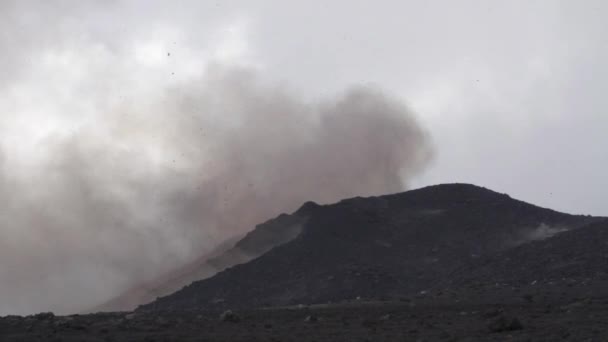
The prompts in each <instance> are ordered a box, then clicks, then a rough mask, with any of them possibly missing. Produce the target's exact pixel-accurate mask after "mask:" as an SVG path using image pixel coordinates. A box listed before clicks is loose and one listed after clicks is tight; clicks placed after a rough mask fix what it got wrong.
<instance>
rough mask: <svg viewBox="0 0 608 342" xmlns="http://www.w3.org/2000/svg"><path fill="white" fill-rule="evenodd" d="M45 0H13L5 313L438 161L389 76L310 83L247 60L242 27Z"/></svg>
mask: <svg viewBox="0 0 608 342" xmlns="http://www.w3.org/2000/svg"><path fill="white" fill-rule="evenodd" d="M24 3H25V4H26V5H23V4H24ZM45 3H46V2H12V1H7V2H3V3H2V5H0V6H4V8H2V9H1V11H0V13H1V14H0V22H1V23H2V24H0V28H2V29H3V32H2V35H0V47H2V51H4V52H3V54H2V56H1V57H0V58H3V63H1V64H0V72H1V73H2V74H1V75H2V76H0V77H2V78H1V80H0V91H1V92H2V96H1V97H0V113H1V114H0V201H1V205H0V260H2V261H1V262H0V299H1V300H0V314H7V313H21V314H22V313H31V312H36V311H46V310H53V311H57V312H74V311H78V310H81V309H86V308H90V307H91V306H93V305H96V304H99V303H100V302H103V301H104V300H105V299H109V298H111V297H113V296H114V295H116V294H119V293H120V292H121V291H123V290H125V289H127V288H129V287H130V286H133V285H134V284H137V283H139V282H142V281H147V280H149V279H152V278H154V277H155V276H157V275H159V274H161V273H163V272H167V271H169V270H171V269H173V268H175V267H177V266H179V265H182V264H184V263H186V262H188V261H191V260H193V259H195V258H196V257H198V256H200V255H203V254H205V253H207V252H209V251H210V250H211V249H212V248H213V247H214V246H216V245H217V244H218V243H220V242H221V241H223V240H225V239H227V238H230V237H232V236H235V235H238V234H242V233H244V232H246V231H247V230H250V229H252V228H253V227H254V225H255V224H257V223H260V222H262V221H264V220H266V219H269V218H271V217H273V216H276V215H278V214H280V213H281V212H289V211H292V210H294V209H296V208H297V207H298V206H300V205H301V204H302V203H303V202H305V201H308V200H314V201H317V202H321V203H327V202H333V201H337V200H339V199H342V198H346V197H351V196H357V195H377V194H383V193H390V192H397V191H401V190H403V189H405V188H406V187H407V184H408V180H409V179H410V178H411V177H412V176H415V175H417V174H418V173H420V172H421V171H422V170H423V169H424V167H425V166H426V165H427V164H428V162H429V159H430V157H431V154H432V153H431V148H430V144H429V139H428V137H427V134H426V133H425V132H424V130H423V129H421V127H419V125H418V124H417V122H416V120H415V119H414V117H413V116H412V114H411V112H410V111H409V110H408V108H407V107H406V106H405V105H404V104H403V103H401V102H399V101H398V100H396V99H394V98H391V97H390V96H387V95H385V94H384V93H382V92H381V91H379V90H378V89H375V88H373V87H369V86H361V87H354V88H352V89H350V90H347V91H344V92H343V93H340V94H337V95H335V96H331V97H327V98H325V99H320V100H305V98H304V97H301V96H298V95H296V94H295V92H294V91H290V90H288V89H287V90H286V89H285V87H284V86H283V85H277V84H273V83H272V82H269V81H268V79H269V78H270V77H268V76H267V74H266V73H264V72H263V68H258V67H256V66H255V65H251V63H246V62H245V63H241V62H240V61H239V62H235V59H238V58H236V57H234V55H235V54H236V55H237V57H239V58H240V57H242V56H241V55H243V54H244V53H242V51H241V52H238V51H240V50H239V48H238V47H239V46H240V45H239V44H237V43H235V41H234V37H233V36H232V35H229V36H228V37H226V39H225V41H220V42H218V39H215V40H213V43H210V44H209V45H208V46H202V45H200V44H199V43H197V44H199V45H196V44H193V45H195V46H193V47H189V46H188V42H189V39H190V38H189V36H188V35H187V34H186V33H185V31H186V30H180V29H179V26H170V25H169V24H167V23H164V24H163V25H165V26H163V27H161V28H160V29H153V28H150V32H147V31H144V30H142V29H141V28H140V27H138V29H137V30H133V31H134V32H129V33H128V34H127V33H123V34H109V33H108V32H101V33H100V30H98V28H99V27H104V26H103V25H101V24H99V23H98V22H96V21H95V20H94V19H93V18H91V16H92V15H93V14H91V13H94V16H102V15H103V13H104V12H103V11H110V12H112V13H119V12H120V10H118V9H116V7H112V9H107V8H105V7H98V6H101V5H99V4H98V3H97V2H90V3H89V6H90V7H94V9H95V10H94V11H92V10H91V9H90V8H88V7H87V6H83V5H78V6H72V7H69V10H68V6H65V3H64V2H62V1H59V2H57V4H63V6H57V7H59V9H57V8H51V7H50V6H45V5H44V4H45ZM68 3H69V2H68ZM77 3H80V2H77ZM80 6H82V7H80ZM112 6H118V7H120V2H112ZM63 11H65V12H63ZM100 13H101V14H100ZM95 23H97V24H99V25H97V24H95ZM102 24H103V23H102ZM106 24H107V23H106ZM140 24H141V25H144V24H146V23H140ZM96 25H97V26H96ZM150 25H151V24H150ZM98 26H99V27H98ZM237 26H238V25H237ZM167 27H169V28H170V29H167ZM102 31H103V30H102ZM203 38H204V37H203ZM220 40H221V39H220ZM218 51H219V52H218ZM226 51H228V52H230V53H228V52H226ZM234 51H237V52H238V53H237V52H234ZM261 70H262V71H261Z"/></svg>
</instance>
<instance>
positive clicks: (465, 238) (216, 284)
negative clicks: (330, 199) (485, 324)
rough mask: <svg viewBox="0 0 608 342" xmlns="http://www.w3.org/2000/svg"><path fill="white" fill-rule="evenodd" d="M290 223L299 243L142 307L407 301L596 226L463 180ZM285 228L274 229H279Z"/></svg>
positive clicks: (319, 209) (312, 213)
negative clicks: (463, 273) (487, 261)
mask: <svg viewBox="0 0 608 342" xmlns="http://www.w3.org/2000/svg"><path fill="white" fill-rule="evenodd" d="M294 218H297V219H298V220H302V221H298V222H302V224H301V232H300V233H299V234H298V235H297V237H295V238H294V239H292V240H290V241H288V242H286V243H283V244H280V245H278V246H277V247H274V248H272V249H271V250H269V251H268V252H266V253H265V254H263V255H261V256H260V257H258V258H256V259H253V260H251V261H249V262H247V263H244V264H240V265H236V266H234V267H231V268H228V269H226V270H224V271H222V272H219V273H218V274H216V275H215V276H213V277H211V278H209V279H205V280H202V281H197V282H194V283H192V284H191V285H189V286H186V287H185V288H183V289H182V290H180V291H178V292H176V293H174V294H172V295H169V296H166V297H163V298H160V299H158V300H157V301H155V302H153V303H151V304H148V305H144V306H142V307H140V309H139V310H140V311H149V310H164V309H194V308H224V307H230V308H238V307H259V306H280V305H293V304H300V303H305V304H306V303H327V302H336V301H347V300H353V299H355V298H363V299H381V298H396V297H400V296H407V295H410V294H413V293H418V292H419V291H422V290H426V289H428V288H430V287H432V286H433V285H435V284H436V283H437V282H438V281H439V280H441V279H443V278H444V277H446V276H447V275H450V274H452V273H453V272H454V271H456V270H459V269H463V268H465V267H467V265H470V264H471V263H474V262H475V261H476V260H477V259H482V258H486V257H490V256H493V255H496V254H497V253H500V252H502V251H505V250H507V249H510V248H513V247H515V246H518V245H522V244H525V243H527V242H529V241H531V240H535V239H543V238H546V237H548V236H550V235H552V234H554V233H557V232H561V231H565V230H570V229H574V228H578V227H580V226H583V225H585V224H587V223H589V222H590V221H592V220H594V219H593V218H590V217H585V216H573V215H567V214H563V213H559V212H556V211H553V210H549V209H544V208H539V207H537V206H534V205H531V204H527V203H525V202H521V201H518V200H514V199H512V198H510V197H509V196H507V195H504V194H499V193H496V192H493V191H490V190H487V189H485V188H481V187H477V186H473V185H467V184H448V185H438V186H431V187H427V188H423V189H418V190H413V191H409V192H405V193H400V194H394V195H387V196H381V197H371V198H353V199H348V200H344V201H341V202H339V203H336V204H333V205H326V206H319V205H316V204H314V203H307V204H305V205H304V206H303V207H302V208H301V209H300V210H298V211H297V212H296V213H294V214H293V215H284V216H282V217H280V218H279V219H280V220H288V221H289V220H293V219H294ZM303 218H305V221H304V220H303ZM287 226H289V225H285V226H281V225H277V226H276V229H277V230H276V231H275V232H274V233H275V234H276V233H277V232H278V231H281V229H287V228H285V227H287ZM281 227H282V228H281ZM546 227H549V228H546ZM255 233H256V232H255V231H254V232H252V235H250V238H251V237H253V236H255ZM288 235H290V234H288ZM290 236H292V235H290ZM250 241H251V239H250ZM239 244H240V243H239ZM237 245H238V244H237ZM255 245H256V243H252V246H255Z"/></svg>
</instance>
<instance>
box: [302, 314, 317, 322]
mask: <svg viewBox="0 0 608 342" xmlns="http://www.w3.org/2000/svg"><path fill="white" fill-rule="evenodd" d="M318 320H319V318H318V317H317V316H315V315H310V316H306V318H304V322H308V323H314V322H317V321H318Z"/></svg>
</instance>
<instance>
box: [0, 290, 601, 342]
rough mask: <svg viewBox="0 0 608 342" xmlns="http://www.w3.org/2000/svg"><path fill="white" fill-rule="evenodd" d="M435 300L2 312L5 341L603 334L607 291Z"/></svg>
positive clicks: (589, 337)
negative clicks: (60, 313)
mask: <svg viewBox="0 0 608 342" xmlns="http://www.w3.org/2000/svg"><path fill="white" fill-rule="evenodd" d="M519 300H520V301H521V302H520V303H519V304H509V305H496V304H456V303H455V304H432V303H429V302H425V300H424V299H421V300H419V302H418V301H417V300H406V299H404V300H403V301H400V302H385V303H380V302H374V303H350V304H334V305H328V306H310V307H309V306H303V307H295V308H274V309H251V310H238V311H234V312H233V311H225V312H222V313H218V312H203V311H201V312H163V313H154V314H151V313H107V314H94V315H80V316H65V317H55V316H53V315H52V314H39V315H34V316H28V317H10V316H9V317H4V318H1V319H0V336H1V337H2V338H1V340H2V341H56V342H58V341H66V342H67V341H148V342H151V341H247V342H249V341H277V342H278V341H562V340H568V341H605V340H606V336H608V299H604V298H591V297H586V298H580V299H572V300H566V301H563V302H559V301H556V302H551V303H545V302H540V303H537V302H534V299H533V300H532V301H529V299H527V297H524V296H520V297H519Z"/></svg>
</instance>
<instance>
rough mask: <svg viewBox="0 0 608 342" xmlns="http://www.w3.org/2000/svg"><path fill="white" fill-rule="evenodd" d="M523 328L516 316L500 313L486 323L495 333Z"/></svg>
mask: <svg viewBox="0 0 608 342" xmlns="http://www.w3.org/2000/svg"><path fill="white" fill-rule="evenodd" d="M523 328H524V326H523V325H522V324H521V322H520V321H519V319H517V317H508V316H505V315H500V316H499V317H498V318H496V319H494V320H492V321H491V322H489V323H488V329H489V330H490V331H491V332H495V333H498V332H504V331H514V330H521V329H523Z"/></svg>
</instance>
